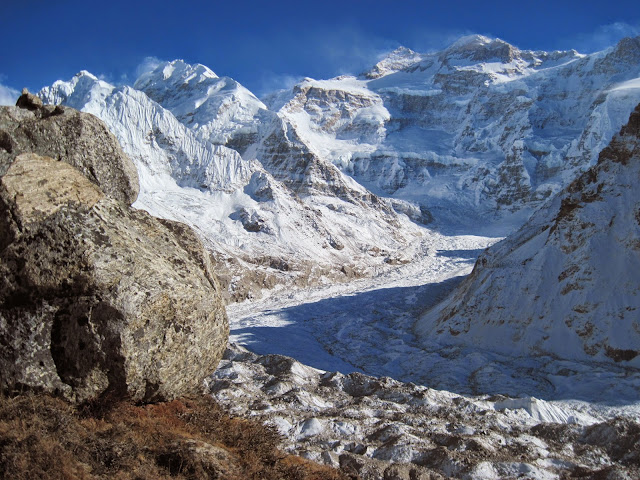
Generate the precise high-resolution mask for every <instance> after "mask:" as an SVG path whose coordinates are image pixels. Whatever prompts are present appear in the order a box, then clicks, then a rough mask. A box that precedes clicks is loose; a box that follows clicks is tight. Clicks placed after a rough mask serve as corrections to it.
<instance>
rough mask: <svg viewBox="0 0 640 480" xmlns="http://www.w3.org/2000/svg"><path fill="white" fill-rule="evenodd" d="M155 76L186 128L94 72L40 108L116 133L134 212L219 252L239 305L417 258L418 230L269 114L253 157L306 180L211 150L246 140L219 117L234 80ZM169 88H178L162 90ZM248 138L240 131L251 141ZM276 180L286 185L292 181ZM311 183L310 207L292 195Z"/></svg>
mask: <svg viewBox="0 0 640 480" xmlns="http://www.w3.org/2000/svg"><path fill="white" fill-rule="evenodd" d="M158 72H160V78H161V80H158V79H156V80H157V81H154V80H153V78H152V77H153V76H152V75H149V74H148V75H146V76H143V77H141V80H140V81H139V82H138V83H137V85H144V86H145V88H147V89H149V91H150V92H152V93H153V92H156V94H157V95H158V99H159V100H163V101H164V102H166V103H167V104H168V105H169V106H170V107H171V108H172V110H174V111H176V113H177V114H179V115H180V118H182V122H181V121H180V120H179V119H178V117H176V116H175V115H174V114H173V113H172V112H171V111H170V110H169V109H166V108H164V107H163V106H161V105H160V104H159V103H156V102H155V101H154V100H152V99H151V98H149V96H147V94H145V93H144V92H142V91H140V90H137V89H134V88H132V87H128V86H124V87H114V86H113V85H110V84H108V83H106V82H104V81H101V80H99V79H97V78H96V77H95V76H93V75H91V74H90V73H88V72H81V73H79V74H78V75H76V76H75V77H74V78H73V79H71V80H70V81H68V82H63V81H58V82H56V83H54V85H52V86H51V87H47V88H44V89H43V90H42V91H41V92H40V96H41V97H42V98H43V100H44V101H45V102H47V103H52V104H65V105H69V106H72V107H74V108H77V109H79V110H82V111H85V112H89V113H92V114H94V115H96V116H98V117H99V118H101V119H102V120H103V121H104V122H105V123H106V124H107V125H108V126H109V128H110V129H111V130H112V131H113V133H114V134H115V135H116V137H117V138H118V139H119V141H120V142H121V144H122V146H123V149H124V150H125V152H126V153H127V154H128V155H129V156H130V157H131V158H132V160H133V161H134V163H135V164H136V166H137V168H138V170H139V174H140V179H141V181H140V183H141V191H140V195H139V197H138V201H137V202H136V204H135V206H137V207H139V208H144V209H145V210H148V211H150V212H151V213H153V214H155V215H157V216H160V217H164V218H170V219H174V220H179V221H183V222H186V223H188V224H190V225H191V226H193V227H194V228H195V229H196V230H197V231H198V232H199V233H200V234H201V236H202V237H203V238H204V240H205V243H206V244H207V245H208V246H209V248H210V249H211V250H212V251H213V252H214V254H215V256H216V259H217V261H218V263H219V265H218V266H219V268H220V269H221V270H220V273H221V276H222V277H223V280H224V281H225V282H226V283H230V285H229V288H230V291H231V294H232V296H233V298H235V299H243V298H246V297H251V296H253V295H257V294H259V290H260V289H262V288H269V287H273V286H274V285H276V284H278V283H282V282H285V283H290V282H292V281H293V282H295V283H297V284H300V285H304V284H307V283H310V282H311V283H315V282H318V281H325V280H326V279H331V280H344V279H348V278H351V277H353V276H354V275H356V276H357V275H362V274H366V273H367V270H369V269H377V268H384V267H385V266H387V265H390V264H393V263H395V262H398V261H404V262H406V261H409V260H410V259H411V258H412V256H413V255H416V254H417V253H418V252H419V246H417V244H418V243H419V242H417V240H419V238H420V237H421V236H422V235H423V233H422V232H421V230H420V228H419V227H417V226H416V225H415V224H413V223H412V222H411V221H410V220H409V219H408V218H407V216H405V215H399V214H397V213H396V212H395V211H394V210H393V209H392V208H391V206H390V205H391V203H390V202H388V201H385V200H383V199H378V198H377V197H375V196H374V195H372V194H371V193H369V192H367V191H366V189H364V188H363V187H361V186H360V185H358V184H357V183H356V182H354V181H352V180H351V179H350V178H348V177H346V176H345V175H344V174H343V173H341V172H340V171H339V170H338V169H337V168H336V167H335V166H333V165H332V164H330V163H326V162H325V163H323V162H322V161H321V160H320V159H318V158H317V157H314V156H313V155H310V154H308V152H307V151H305V150H304V145H302V146H300V145H298V144H294V143H293V142H289V143H287V142H286V141H285V140H286V135H287V133H288V132H287V130H286V125H285V124H284V122H283V121H282V120H280V119H279V117H278V116H277V115H276V114H274V113H272V112H268V111H266V110H264V109H263V110H261V112H262V113H263V114H265V115H266V116H268V117H271V123H268V124H267V125H266V126H265V125H263V124H259V125H258V126H259V129H260V132H264V131H266V132H269V135H263V136H259V137H256V138H257V140H258V141H259V142H260V144H259V145H256V146H255V147H254V151H256V150H258V149H259V148H261V149H263V150H268V149H269V148H273V149H274V151H275V150H277V151H278V152H279V153H278V155H277V156H276V155H275V154H274V155H272V156H270V157H269V158H268V159H267V160H268V162H266V164H267V165H269V166H271V167H273V165H274V162H276V161H277V160H280V161H282V162H283V163H285V164H286V163H292V162H298V161H299V160H300V158H302V160H304V161H306V163H305V164H304V165H303V166H301V167H300V168H301V169H302V170H303V172H302V173H303V174H304V176H303V178H298V179H296V178H295V177H294V176H291V177H289V181H288V182H282V181H279V180H278V179H276V178H274V175H272V174H271V173H270V172H269V171H268V170H266V169H265V168H263V166H262V165H261V163H260V161H259V160H258V159H257V157H256V156H255V155H254V156H252V157H248V158H246V159H243V158H242V157H241V155H240V154H239V153H238V151H236V150H233V149H231V148H228V147H225V146H224V145H219V144H214V143H212V141H217V140H220V139H221V138H222V139H224V138H227V137H225V136H224V135H226V134H223V133H220V132H223V130H224V128H228V129H229V132H232V133H230V134H229V135H228V138H237V137H233V132H237V131H238V129H236V128H235V127H233V125H230V124H228V123H226V120H224V118H222V119H221V118H220V116H221V115H222V114H220V111H219V110H216V108H217V107H219V106H220V105H224V104H225V102H231V105H232V106H234V105H235V104H234V103H233V102H234V101H230V100H228V99H227V96H228V92H227V91H225V90H224V88H217V87H220V84H221V83H224V84H225V85H227V86H228V85H231V84H232V81H231V80H229V79H218V78H217V77H216V76H215V74H213V72H211V71H210V70H208V69H207V68H206V67H203V66H201V65H196V66H188V65H186V64H184V63H183V62H180V61H176V62H170V63H168V64H167V65H163V66H161V67H160V68H159V69H158ZM168 72H171V73H172V74H173V75H171V74H169V73H168ZM165 75H166V78H165ZM176 75H181V77H180V78H182V79H183V80H184V84H181V85H183V86H182V88H177V87H176V88H173V87H171V85H174V86H175V84H178V83H179V82H178V81H177V80H176V77H175V76H176ZM198 80H199V81H198ZM163 82H168V83H169V85H164V87H166V88H164V87H163ZM212 84H213V87H212ZM235 86H236V89H237V90H238V91H239V92H241V93H245V95H244V97H242V96H241V97H242V98H244V99H249V103H251V102H253V104H252V105H254V106H255V105H259V101H258V100H257V99H255V97H253V96H252V95H251V94H248V93H247V91H246V89H244V87H241V86H239V85H238V84H235ZM163 88H164V90H163ZM157 92H164V93H162V94H160V93H157ZM172 92H173V93H172ZM174 94H175V95H174ZM221 97H225V98H222V99H221ZM232 97H233V95H232ZM180 99H182V101H180ZM238 101H239V102H241V100H238ZM256 101H257V102H258V103H256ZM228 104H229V103H227V105H228ZM195 105H198V106H199V107H200V110H198V111H196V112H195V113H194V115H188V114H187V113H185V112H187V111H188V109H189V108H192V109H196V107H195ZM241 106H242V105H241ZM220 108H221V109H222V110H223V111H224V112H226V110H225V109H224V108H222V107H220ZM259 108H261V107H259ZM246 111H247V110H243V108H240V107H238V108H237V109H236V113H237V112H241V113H237V115H235V117H234V118H235V120H234V121H237V124H236V125H239V124H240V123H242V122H244V121H246V122H248V123H251V121H250V120H247V117H246V116H243V115H244V113H246ZM242 112H244V113H242ZM258 113H259V114H260V111H258ZM249 116H250V115H249ZM194 119H197V120H194ZM232 123H233V122H232ZM217 125H218V126H219V125H222V126H223V127H224V128H222V127H221V128H217ZM243 128H244V127H242V126H241V127H239V130H241V131H243V132H244V131H245V130H243ZM278 128H279V130H278ZM274 132H275V133H274ZM216 135H217V136H216ZM220 135H222V136H220ZM278 135H285V138H284V139H282V138H280V137H279V136H278ZM212 136H213V137H215V138H213V137H212ZM263 137H264V138H263ZM269 142H271V143H269ZM296 148H297V150H296ZM296 155H297V157H296ZM245 157H246V155H245ZM274 172H275V173H278V174H279V176H280V177H281V178H282V177H284V176H285V173H283V171H278V170H277V169H274ZM305 182H306V185H307V186H308V187H312V188H307V189H306V190H305V195H301V194H298V193H296V192H294V191H293V190H292V186H295V185H296V184H297V185H305ZM287 184H288V185H287ZM298 190H299V191H302V188H298ZM336 192H337V193H336ZM362 199H366V200H367V201H364V200H362ZM225 269H227V270H228V275H227V276H225V272H224V270H225ZM224 277H226V278H224ZM323 279H325V280H323Z"/></svg>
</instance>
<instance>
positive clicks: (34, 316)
mask: <svg viewBox="0 0 640 480" xmlns="http://www.w3.org/2000/svg"><path fill="white" fill-rule="evenodd" d="M25 96H26V97H27V98H26V99H25V98H21V100H20V101H19V102H18V105H23V106H24V105H25V103H26V104H27V105H28V106H30V107H31V108H29V109H28V110H24V111H23V109H20V108H18V107H2V109H0V137H1V138H2V139H3V144H2V150H3V151H2V155H1V156H0V161H1V162H2V163H1V166H2V168H1V170H0V172H1V178H0V226H1V229H0V231H1V234H0V278H1V279H0V363H1V364H2V366H1V369H0V371H1V372H2V373H1V375H0V387H1V388H2V390H3V391H15V390H20V389H23V388H30V389H36V390H43V391H46V392H57V393H60V394H62V395H64V396H65V397H66V398H68V399H70V400H72V401H75V402H82V401H85V400H94V399H97V398H100V397H103V396H105V395H108V396H112V398H130V399H132V400H134V401H152V400H161V399H172V398H175V397H177V396H180V395H184V394H187V393H191V392H196V391H200V389H201V381H202V379H203V378H204V376H205V375H207V374H210V373H211V371H213V370H214V369H215V367H216V365H217V363H218V361H219V359H220V357H221V355H222V352H223V351H224V348H225V346H226V342H227V339H228V333H229V328H228V323H227V318H226V314H225V311H224V306H223V303H222V298H221V292H220V287H219V285H218V283H217V280H216V278H215V276H214V274H213V271H214V270H213V267H212V265H211V263H210V259H209V254H208V253H206V252H205V251H204V249H203V247H202V244H201V242H200V241H199V240H198V238H197V237H196V236H195V234H194V233H193V232H192V231H191V230H190V229H189V228H188V227H186V226H184V225H181V224H178V223H175V222H171V221H165V220H162V221H161V220H158V219H155V218H154V217H152V216H151V215H149V214H148V213H146V212H143V211H140V210H136V209H133V208H131V207H130V205H129V201H131V200H133V199H135V194H136V193H137V187H138V185H137V182H136V183H134V180H135V179H136V177H135V176H133V175H132V174H131V172H135V167H134V166H133V164H132V163H131V161H130V160H129V158H128V157H127V156H126V155H125V154H124V153H123V152H122V150H121V149H120V147H119V145H118V143H117V140H116V139H115V137H114V136H113V135H111V134H110V133H109V132H108V130H107V129H106V127H105V126H104V124H103V123H102V122H100V121H99V120H98V119H97V118H95V117H93V116H92V115H89V114H86V113H80V112H76V111H73V110H72V109H69V108H66V107H53V106H52V107H46V106H42V105H41V104H38V102H37V101H35V100H33V99H31V100H30V99H29V97H28V95H26V94H25V95H23V97H25ZM50 138H53V139H55V140H54V141H53V142H51V144H50V145H49V144H48V142H47V140H46V139H50ZM27 140H29V141H31V142H32V143H31V144H29V142H28V141H27ZM31 146H33V149H34V150H36V151H37V152H38V153H40V154H38V153H32V152H29V153H20V154H19V155H18V153H19V152H20V150H28V149H29V148H30V147H31ZM7 147H9V148H7ZM65 152H67V153H65ZM42 154H48V155H50V156H43V155H42ZM16 155H17V156H16ZM52 156H55V157H58V158H59V159H60V160H57V159H55V158H51V157H52ZM78 163H79V165H78ZM72 165H74V166H72ZM75 165H78V168H76V167H75ZM86 171H88V172H90V173H91V175H88V177H89V178H87V177H85V175H84V172H86ZM93 182H95V183H93ZM123 185H124V187H123Z"/></svg>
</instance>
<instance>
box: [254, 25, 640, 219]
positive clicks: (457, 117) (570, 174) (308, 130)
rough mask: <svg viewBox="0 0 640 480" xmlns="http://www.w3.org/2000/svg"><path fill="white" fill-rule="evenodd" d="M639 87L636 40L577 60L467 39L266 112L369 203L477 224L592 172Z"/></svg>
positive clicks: (303, 89)
mask: <svg viewBox="0 0 640 480" xmlns="http://www.w3.org/2000/svg"><path fill="white" fill-rule="evenodd" d="M638 77H640V38H635V39H624V40H622V41H621V42H620V43H619V44H618V45H616V46H615V47H612V48H610V49H607V50H604V51H602V52H598V53H594V54H591V55H582V54H579V53H577V52H575V51H573V50H572V51H565V52H540V51H525V50H520V49H518V48H516V47H514V46H512V45H509V44H508V43H506V42H504V41H502V40H499V39H489V38H486V37H482V36H479V35H473V36H470V37H464V38H462V39H460V40H458V41H457V42H455V43H454V44H453V45H451V46H450V47H448V48H446V49H445V50H443V51H441V52H436V53H431V54H417V53H415V52H413V51H411V50H408V49H403V48H401V49H398V50H396V51H394V52H392V53H391V54H390V55H389V56H388V57H387V58H385V59H383V60H382V61H381V62H379V63H378V64H377V65H376V66H374V67H373V68H372V69H371V70H370V71H368V72H365V73H364V74H362V75H361V76H360V77H350V76H343V77H337V78H335V79H332V80H322V81H319V80H312V79H305V80H303V81H302V82H301V83H299V84H298V85H296V86H294V87H293V89H292V90H291V91H289V92H288V93H286V94H282V93H280V94H278V95H273V96H271V97H269V98H268V99H266V100H265V103H266V104H267V105H268V106H269V107H270V108H272V109H275V110H278V112H279V114H280V115H281V116H282V117H283V118H284V119H286V120H287V121H288V122H289V123H291V125H292V126H293V127H294V128H296V131H297V132H298V135H299V136H300V138H301V139H302V140H303V141H304V142H305V143H306V144H307V145H308V146H309V148H310V149H311V150H313V151H317V152H319V154H320V155H321V156H323V157H324V158H328V159H329V160H331V161H332V162H333V163H334V164H335V165H337V166H339V167H340V168H341V170H342V171H344V172H346V173H348V174H349V175H351V176H352V177H353V178H354V179H355V180H356V181H358V182H360V183H361V184H363V185H364V186H366V187H367V188H369V189H370V190H372V191H373V192H374V193H377V194H380V195H384V196H392V197H394V198H398V199H404V200H409V201H413V202H416V203H418V204H419V205H422V206H424V207H427V208H429V209H431V210H432V211H433V212H434V213H435V215H436V218H438V219H442V220H449V221H454V222H456V221H463V219H464V218H465V217H470V219H471V220H472V222H471V223H475V221H473V219H474V218H476V217H477V216H481V217H484V218H485V220H486V219H487V217H491V216H493V215H494V214H495V213H496V211H498V213H499V216H504V215H505V214H507V213H508V212H516V211H519V210H522V209H525V210H526V211H528V212H530V211H531V209H532V208H535V207H537V206H539V205H541V203H542V202H544V201H545V200H546V199H547V198H549V197H550V196H551V195H553V194H554V193H556V192H558V191H559V190H560V189H561V188H563V187H564V186H566V185H567V184H568V183H569V182H570V181H571V180H572V179H573V178H575V176H576V175H577V174H579V173H580V171H582V170H584V169H586V168H587V167H588V166H589V165H592V164H593V163H594V162H595V160H596V152H599V151H600V150H601V149H602V148H604V147H605V146H606V144H607V143H608V142H609V140H610V139H611V137H612V136H613V134H614V133H615V132H616V131H617V130H618V129H619V128H620V126H621V125H622V124H623V123H624V122H625V121H626V119H627V118H628V116H629V113H630V112H631V110H632V109H633V105H636V104H637V103H638V102H640V89H639V88H638V85H639V84H638V81H637V79H638ZM452 212H453V214H452ZM469 223H470V222H469V221H466V222H464V224H466V226H467V227H468V226H469Z"/></svg>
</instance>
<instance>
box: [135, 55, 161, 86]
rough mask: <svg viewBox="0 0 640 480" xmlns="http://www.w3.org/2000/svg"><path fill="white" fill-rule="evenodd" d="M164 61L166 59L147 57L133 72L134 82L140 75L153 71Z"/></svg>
mask: <svg viewBox="0 0 640 480" xmlns="http://www.w3.org/2000/svg"><path fill="white" fill-rule="evenodd" d="M163 63H164V60H160V59H159V58H158V57H145V58H144V60H142V62H141V63H140V64H139V65H138V66H137V67H136V69H135V70H134V72H133V73H134V75H135V78H134V82H135V81H136V80H137V79H138V78H139V77H140V75H142V74H145V73H148V72H152V71H153V70H155V69H156V68H157V67H158V66H159V65H161V64H163Z"/></svg>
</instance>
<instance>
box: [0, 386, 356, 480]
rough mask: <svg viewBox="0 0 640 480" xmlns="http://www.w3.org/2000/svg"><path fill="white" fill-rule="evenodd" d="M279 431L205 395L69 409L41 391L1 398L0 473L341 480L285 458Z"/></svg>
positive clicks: (157, 479) (133, 479)
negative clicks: (227, 411) (239, 415)
mask: <svg viewBox="0 0 640 480" xmlns="http://www.w3.org/2000/svg"><path fill="white" fill-rule="evenodd" d="M279 441H280V438H279V436H278V434H277V433H276V432H275V431H274V430H272V429H269V428H267V427H265V426H263V425H260V424H258V423H255V422H253V421H249V420H245V419H241V418H231V417H230V416H228V415H226V414H225V412H224V411H222V409H221V408H220V407H219V406H218V405H217V404H216V403H215V402H214V401H213V400H211V399H209V398H208V397H202V398H191V399H180V400H174V401H173V402H167V403H159V404H153V405H145V406H136V405H131V404H128V403H124V402H116V403H113V404H111V405H110V406H105V404H104V403H103V404H99V405H84V406H83V407H80V408H77V409H76V408H75V407H73V406H71V405H70V404H68V403H67V402H65V401H63V400H61V399H59V398H54V397H51V396H47V395H36V394H27V395H20V396H17V397H12V398H11V397H6V396H1V397H0V478H7V479H9V478H11V479H15V480H27V479H29V480H31V479H36V478H37V479H43V480H63V479H64V480H66V479H116V480H152V479H153V480H162V479H185V480H186V479H189V480H201V479H202V480H204V479H220V480H227V479H228V480H236V479H243V480H244V479H247V480H250V479H256V480H258V479H260V480H270V479H274V480H324V479H327V480H340V479H346V478H348V477H347V476H345V475H344V474H343V473H342V472H339V471H337V470H334V469H331V468H328V467H325V466H321V465H318V464H315V463H313V462H309V461H307V460H304V459H302V458H299V457H293V456H290V455H287V454H285V453H283V452H282V451H280V450H279V449H278V443H279Z"/></svg>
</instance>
